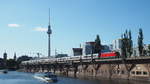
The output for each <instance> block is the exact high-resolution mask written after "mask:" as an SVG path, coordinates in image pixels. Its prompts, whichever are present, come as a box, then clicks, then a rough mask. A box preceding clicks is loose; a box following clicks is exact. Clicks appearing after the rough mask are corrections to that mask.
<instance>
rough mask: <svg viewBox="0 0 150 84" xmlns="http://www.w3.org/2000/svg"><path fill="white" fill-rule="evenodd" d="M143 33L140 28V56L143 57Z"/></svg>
mask: <svg viewBox="0 0 150 84" xmlns="http://www.w3.org/2000/svg"><path fill="white" fill-rule="evenodd" d="M143 48H144V47H143V31H142V29H141V28H140V29H139V35H138V50H139V54H140V56H142V55H143Z"/></svg>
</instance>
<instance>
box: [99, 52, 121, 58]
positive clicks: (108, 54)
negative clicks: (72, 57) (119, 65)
mask: <svg viewBox="0 0 150 84" xmlns="http://www.w3.org/2000/svg"><path fill="white" fill-rule="evenodd" d="M119 56H120V54H119V53H118V52H105V53H101V54H99V56H98V57H99V58H119Z"/></svg>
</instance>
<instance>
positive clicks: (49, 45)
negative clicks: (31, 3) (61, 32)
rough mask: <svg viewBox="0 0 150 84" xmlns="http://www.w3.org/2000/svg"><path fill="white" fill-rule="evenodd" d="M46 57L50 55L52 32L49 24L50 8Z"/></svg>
mask: <svg viewBox="0 0 150 84" xmlns="http://www.w3.org/2000/svg"><path fill="white" fill-rule="evenodd" d="M47 34H48V57H50V56H51V34H52V30H51V25H50V9H49V25H48V31H47Z"/></svg>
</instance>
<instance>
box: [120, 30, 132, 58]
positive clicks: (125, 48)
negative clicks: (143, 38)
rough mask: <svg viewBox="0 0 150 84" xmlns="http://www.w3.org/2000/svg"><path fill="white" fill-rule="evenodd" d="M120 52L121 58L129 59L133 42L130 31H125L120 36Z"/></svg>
mask: <svg viewBox="0 0 150 84" xmlns="http://www.w3.org/2000/svg"><path fill="white" fill-rule="evenodd" d="M121 43H122V46H121V52H122V56H123V58H126V57H131V55H132V52H133V42H132V36H131V30H129V31H128V30H126V31H125V33H124V34H123V35H122V36H121Z"/></svg>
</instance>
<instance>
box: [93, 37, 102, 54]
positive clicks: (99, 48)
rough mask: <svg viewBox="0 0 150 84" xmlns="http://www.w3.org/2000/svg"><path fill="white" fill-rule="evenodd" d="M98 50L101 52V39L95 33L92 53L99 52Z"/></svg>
mask: <svg viewBox="0 0 150 84" xmlns="http://www.w3.org/2000/svg"><path fill="white" fill-rule="evenodd" d="M100 52H101V40H100V37H99V35H97V36H96V39H95V46H94V53H100Z"/></svg>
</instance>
